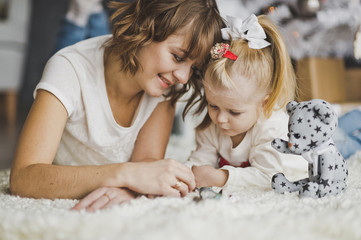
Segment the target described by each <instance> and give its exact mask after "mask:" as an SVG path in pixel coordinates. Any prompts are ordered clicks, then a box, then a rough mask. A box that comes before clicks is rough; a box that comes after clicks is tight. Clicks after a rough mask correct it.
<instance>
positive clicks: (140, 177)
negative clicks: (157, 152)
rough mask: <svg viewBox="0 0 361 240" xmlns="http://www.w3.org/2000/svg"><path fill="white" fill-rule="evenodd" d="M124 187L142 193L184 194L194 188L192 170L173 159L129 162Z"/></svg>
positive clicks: (176, 195)
mask: <svg viewBox="0 0 361 240" xmlns="http://www.w3.org/2000/svg"><path fill="white" fill-rule="evenodd" d="M128 165H129V166H127V167H128V171H127V173H129V174H127V176H126V179H127V180H126V182H127V183H126V187H127V188H129V189H131V190H133V191H135V192H139V193H142V194H150V195H160V196H174V197H181V196H186V195H187V194H188V193H189V192H191V191H193V189H194V188H195V179H194V175H193V173H192V171H191V170H190V169H189V168H188V167H187V166H185V165H183V164H182V163H180V162H178V161H176V160H173V159H164V160H158V161H154V162H137V163H129V164H128Z"/></svg>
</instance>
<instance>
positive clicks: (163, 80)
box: [158, 74, 173, 88]
mask: <svg viewBox="0 0 361 240" xmlns="http://www.w3.org/2000/svg"><path fill="white" fill-rule="evenodd" d="M158 80H159V83H160V85H161V86H162V87H164V88H168V87H169V86H171V85H173V83H172V82H171V81H169V80H168V79H167V78H165V77H163V76H162V75H160V74H158Z"/></svg>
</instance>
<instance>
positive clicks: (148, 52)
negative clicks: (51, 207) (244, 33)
mask: <svg viewBox="0 0 361 240" xmlns="http://www.w3.org/2000/svg"><path fill="white" fill-rule="evenodd" d="M112 7H113V8H115V9H116V11H115V12H114V14H113V16H112V18H111V20H112V21H113V30H112V31H113V34H112V35H107V36H102V37H97V38H92V39H88V40H85V41H82V42H80V43H77V44H75V45H73V46H70V47H67V48H64V49H63V50H61V51H59V52H58V53H56V54H55V55H54V56H53V57H52V58H51V59H50V60H49V62H48V63H47V66H46V67H45V69H44V73H43V76H42V79H41V81H40V83H39V84H38V85H37V87H36V89H35V91H34V96H35V101H34V103H33V106H32V108H31V110H30V112H29V115H28V118H27V120H26V122H25V124H24V127H23V130H22V133H21V135H20V138H19V142H18V146H17V149H16V153H15V157H14V163H13V166H12V170H11V176H10V189H11V192H12V194H16V195H19V196H24V197H34V198H50V199H53V198H82V197H84V196H85V195H86V194H88V193H89V192H91V191H93V190H95V189H98V188H100V190H97V191H96V192H95V193H97V194H99V191H101V195H100V196H98V195H97V196H96V197H95V198H92V199H95V200H99V201H100V202H101V203H103V204H102V205H101V206H102V207H104V206H107V205H110V204H115V203H119V202H122V201H124V199H128V198H129V197H133V196H134V194H133V193H134V192H136V193H140V194H151V195H162V196H184V195H186V194H187V193H188V192H189V191H191V190H192V189H193V188H194V187H195V182H194V176H193V174H192V172H191V171H190V170H189V169H188V168H187V167H185V166H183V165H182V164H180V163H178V162H176V161H175V160H172V159H166V160H163V158H164V153H165V149H166V146H167V142H168V139H169V135H170V131H171V126H172V122H173V118H174V111H175V109H174V108H175V103H176V101H177V100H178V99H179V97H181V96H182V95H183V94H184V93H185V92H186V91H187V90H189V89H190V87H193V88H194V90H195V91H194V93H193V95H192V97H191V98H190V99H189V102H188V105H187V108H186V110H187V109H188V108H189V107H190V106H191V105H192V103H193V102H194V100H195V96H196V95H197V93H198V92H199V91H200V86H201V85H200V73H201V72H202V69H203V67H204V66H205V64H206V60H207V59H208V52H209V49H210V48H211V47H212V45H213V44H214V43H216V42H217V41H219V40H221V34H220V29H221V28H222V27H223V21H222V19H221V17H220V15H219V12H218V10H217V6H216V3H215V1H214V0H154V1H148V0H138V1H135V2H133V3H113V4H112ZM182 85H183V86H182ZM102 187H106V188H102ZM110 194H111V195H110ZM99 201H98V203H99ZM97 206H99V205H96V206H95V208H98V207H97Z"/></svg>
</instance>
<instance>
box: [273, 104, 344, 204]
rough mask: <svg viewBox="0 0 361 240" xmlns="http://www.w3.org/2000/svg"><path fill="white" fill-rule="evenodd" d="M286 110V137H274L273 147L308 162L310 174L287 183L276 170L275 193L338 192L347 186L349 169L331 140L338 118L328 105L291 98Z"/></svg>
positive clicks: (315, 194)
mask: <svg viewBox="0 0 361 240" xmlns="http://www.w3.org/2000/svg"><path fill="white" fill-rule="evenodd" d="M286 109H287V113H288V115H289V123H288V131H289V132H288V138H289V140H288V141H285V140H282V139H279V138H277V139H274V140H273V142H272V147H273V148H275V149H276V150H277V151H279V152H281V153H286V154H296V155H302V156H303V157H304V158H305V159H306V160H307V161H308V163H309V165H308V175H309V177H308V178H305V179H301V180H298V181H294V182H290V181H289V180H287V179H286V177H285V176H284V174H283V173H277V174H275V175H274V176H273V177H272V188H273V189H274V190H275V191H276V192H277V193H284V192H295V191H298V192H299V196H300V197H313V198H319V197H324V196H327V195H336V194H339V193H340V192H342V191H343V190H344V189H345V188H346V178H347V175H348V170H347V166H346V162H345V159H344V158H343V157H342V155H341V154H340V153H339V151H338V149H337V148H336V146H335V144H334V143H333V140H332V134H333V132H334V131H335V129H336V128H337V124H338V119H337V115H336V113H335V112H334V110H333V109H332V106H331V104H330V103H328V102H326V101H324V100H322V99H313V100H311V101H307V102H300V103H297V102H295V101H291V102H289V103H288V104H287V106H286Z"/></svg>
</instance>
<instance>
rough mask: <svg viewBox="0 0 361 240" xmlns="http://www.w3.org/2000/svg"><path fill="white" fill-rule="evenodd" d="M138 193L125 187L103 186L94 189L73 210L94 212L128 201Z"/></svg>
mask: <svg viewBox="0 0 361 240" xmlns="http://www.w3.org/2000/svg"><path fill="white" fill-rule="evenodd" d="M136 196H137V194H136V193H134V192H132V191H130V190H128V189H124V188H116V187H102V188H98V189H96V190H94V191H93V192H91V193H90V194H88V195H87V196H86V197H85V198H83V199H81V200H80V201H79V202H78V203H77V204H76V205H75V206H74V207H73V208H72V210H82V209H85V210H86V211H88V212H94V211H96V210H98V209H104V208H108V207H111V206H114V205H116V204H121V203H126V202H129V201H130V200H132V199H134V198H136Z"/></svg>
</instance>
